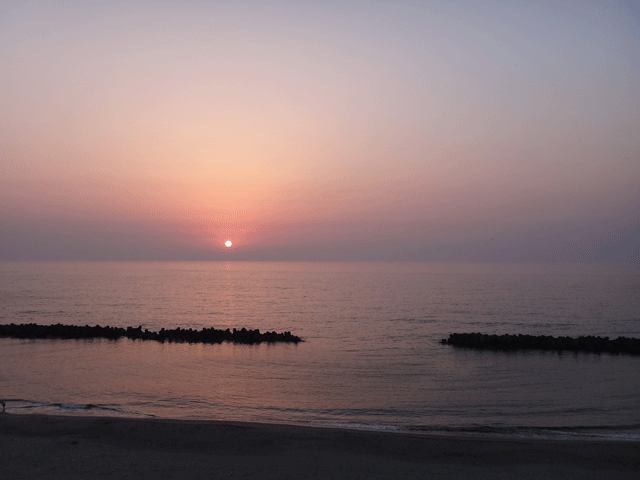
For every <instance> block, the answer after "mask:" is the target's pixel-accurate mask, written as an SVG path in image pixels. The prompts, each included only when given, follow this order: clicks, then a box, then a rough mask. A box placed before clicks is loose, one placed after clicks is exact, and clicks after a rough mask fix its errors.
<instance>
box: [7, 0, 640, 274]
mask: <svg viewBox="0 0 640 480" xmlns="http://www.w3.org/2000/svg"><path fill="white" fill-rule="evenodd" d="M226 240H231V241H232V242H233V246H232V247H231V248H230V249H227V248H226V247H225V246H224V242H225V241H226ZM639 247H640V7H638V4H637V3H636V2H615V1H601V2H589V1H557V0H552V1H549V2H536V1H523V2H514V1H505V2H489V1H487V2H478V1H470V2H463V1H446V2H445V1H441V2H427V1H424V2H401V1H398V2H306V3H305V2H255V3H253V2H239V1H238V2H213V1H211V2H209V1H185V0H181V1H147V2H144V1H137V2H136V1H132V2H125V1H121V2H115V1H114V2H97V1H96V2H80V1H78V2H74V1H57V2H56V1H16V2H13V1H3V2H2V3H0V259H168V260H171V259H176V260H178V259H266V260H268V259H278V260H285V259H295V260H305V259H308V260H325V259H326V260H424V261H440V260H461V261H469V260H471V261H486V260H499V261H603V260H604V261H624V260H625V259H627V261H628V259H629V258H636V262H638V260H637V259H638V257H639V255H640V253H639V252H640V251H639Z"/></svg>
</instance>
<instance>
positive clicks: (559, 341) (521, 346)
mask: <svg viewBox="0 0 640 480" xmlns="http://www.w3.org/2000/svg"><path fill="white" fill-rule="evenodd" d="M441 343H442V344H443V345H453V346H454V347H464V348H475V349H479V350H555V351H564V350H568V351H571V352H593V353H602V352H606V353H629V354H632V355H640V339H639V338H628V337H618V338H616V339H615V340H610V339H609V337H593V336H588V337H578V338H572V337H551V336H548V335H537V336H536V335H484V334H482V333H452V334H450V335H449V338H448V339H443V340H442V342H441Z"/></svg>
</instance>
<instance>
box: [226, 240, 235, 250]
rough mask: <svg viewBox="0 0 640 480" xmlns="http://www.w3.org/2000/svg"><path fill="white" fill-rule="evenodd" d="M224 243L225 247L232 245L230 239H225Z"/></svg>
mask: <svg viewBox="0 0 640 480" xmlns="http://www.w3.org/2000/svg"><path fill="white" fill-rule="evenodd" d="M224 244H225V246H226V247H227V248H229V247H230V246H231V245H233V244H232V243H231V240H227V241H226V242H224Z"/></svg>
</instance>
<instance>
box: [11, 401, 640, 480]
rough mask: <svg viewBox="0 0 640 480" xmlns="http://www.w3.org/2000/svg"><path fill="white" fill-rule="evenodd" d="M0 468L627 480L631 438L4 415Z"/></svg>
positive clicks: (50, 472)
mask: <svg viewBox="0 0 640 480" xmlns="http://www.w3.org/2000/svg"><path fill="white" fill-rule="evenodd" d="M0 470H1V471H2V472H3V475H2V478H5V479H30V478H45V479H54V478H60V479H62V478H130V479H146V478H174V479H176V478H196V479H197V478H256V479H257V478H283V479H284V478H292V479H293V478H338V479H339V478H345V479H346V478H350V479H353V478H379V479H390V478H451V479H456V478H477V479H483V478H494V479H495V478H510V479H514V478H522V479H529V478H576V479H577V478H580V479H605V478H606V479H612V478H616V479H634V478H640V476H639V475H638V472H639V471H640V442H635V441H634V442H627V441H624V442H597V441H564V440H530V439H527V440H524V439H523V440H519V439H510V440H500V439H491V438H482V437H473V438H468V437H462V436H457V437H456V436H439V435H433V434H429V435H425V434H414V433H404V432H389V431H370V430H357V429H341V428H325V427H309V426H296V425H284V424H263V423H245V422H227V421H210V420H207V421H197V420H191V421H186V420H158V419H149V420H146V419H129V418H109V417H90V416H55V415H31V414H19V415H15V414H8V413H5V414H0Z"/></svg>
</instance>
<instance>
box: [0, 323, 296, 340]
mask: <svg viewBox="0 0 640 480" xmlns="http://www.w3.org/2000/svg"><path fill="white" fill-rule="evenodd" d="M0 337H13V338H61V339H82V338H108V339H111V340H117V339H119V338H121V337H126V338H130V339H132V340H156V341H158V342H164V341H171V342H191V343H221V342H233V343H246V344H253V343H262V342H269V343H271V342H285V343H298V342H302V341H303V340H302V339H301V338H300V337H296V336H295V335H291V332H284V333H276V332H265V333H260V330H258V329H255V330H247V329H246V328H241V329H240V330H236V329H235V328H234V329H233V330H230V329H228V328H227V329H226V330H218V329H216V328H203V329H202V330H192V329H191V328H189V329H182V328H180V327H178V328H176V329H173V330H165V329H164V328H163V329H162V330H160V331H159V332H150V331H149V330H147V329H145V330H142V327H141V326H140V327H138V328H133V327H127V328H126V329H125V328H119V327H109V326H107V327H101V326H100V325H96V326H95V327H90V326H88V325H85V326H84V327H80V326H75V325H62V324H60V323H58V324H56V325H38V324H35V323H28V324H22V325H14V324H13V323H12V324H10V325H0Z"/></svg>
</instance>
